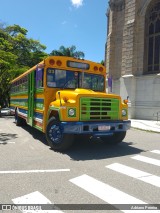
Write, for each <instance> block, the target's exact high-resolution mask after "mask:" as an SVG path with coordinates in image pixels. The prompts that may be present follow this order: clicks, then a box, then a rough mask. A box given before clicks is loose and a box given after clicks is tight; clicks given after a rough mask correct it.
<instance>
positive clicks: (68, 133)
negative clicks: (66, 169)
mask: <svg viewBox="0 0 160 213" xmlns="http://www.w3.org/2000/svg"><path fill="white" fill-rule="evenodd" d="M10 107H11V110H12V111H14V113H15V122H16V125H17V126H21V125H24V124H26V123H27V124H28V125H30V126H32V127H35V128H37V129H39V130H40V131H42V132H44V133H45V135H46V139H47V142H48V144H49V145H50V146H51V148H52V149H54V150H57V151H63V150H66V149H67V148H69V147H70V146H71V145H72V143H73V142H74V140H75V137H76V136H77V135H83V136H84V138H85V137H88V136H91V137H99V138H101V139H102V140H103V141H104V142H106V143H113V144H117V143H119V142H121V141H122V140H123V139H124V137H125V135H126V131H127V130H128V129H129V128H130V120H128V105H127V100H124V101H122V100H121V97H120V96H118V95H115V94H107V93H106V69H105V67H104V66H102V65H101V64H99V63H95V62H92V61H88V60H82V59H77V58H72V57H65V56H49V57H47V58H46V59H45V60H43V61H41V62H40V63H39V64H37V65H35V66H34V67H32V68H31V69H29V70H27V71H26V72H25V73H23V74H22V75H20V76H19V77H17V78H16V79H14V80H13V81H12V82H11V100H10Z"/></svg>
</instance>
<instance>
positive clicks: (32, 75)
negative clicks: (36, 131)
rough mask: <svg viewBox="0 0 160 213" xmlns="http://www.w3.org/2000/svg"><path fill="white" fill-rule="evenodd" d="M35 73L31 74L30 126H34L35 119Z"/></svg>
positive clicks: (29, 98)
mask: <svg viewBox="0 0 160 213" xmlns="http://www.w3.org/2000/svg"><path fill="white" fill-rule="evenodd" d="M34 84H35V72H31V73H30V74H29V85H28V86H29V88H28V124H29V125H31V126H33V117H34V91H35V89H34V88H35V86H34Z"/></svg>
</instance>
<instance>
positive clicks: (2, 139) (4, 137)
mask: <svg viewBox="0 0 160 213" xmlns="http://www.w3.org/2000/svg"><path fill="white" fill-rule="evenodd" d="M15 138H18V136H17V134H11V133H0V145H6V144H7V141H9V140H12V139H15Z"/></svg>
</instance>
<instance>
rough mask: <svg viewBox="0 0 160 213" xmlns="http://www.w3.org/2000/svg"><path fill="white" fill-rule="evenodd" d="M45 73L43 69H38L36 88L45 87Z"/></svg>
mask: <svg viewBox="0 0 160 213" xmlns="http://www.w3.org/2000/svg"><path fill="white" fill-rule="evenodd" d="M43 73H44V69H42V68H37V69H36V88H40V87H43Z"/></svg>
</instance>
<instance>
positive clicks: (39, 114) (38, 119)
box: [33, 88, 45, 131]
mask: <svg viewBox="0 0 160 213" xmlns="http://www.w3.org/2000/svg"><path fill="white" fill-rule="evenodd" d="M44 109H45V107H44V89H43V88H42V89H37V90H36V91H35V95H34V116H33V126H34V127H35V128H37V129H39V130H41V131H43V123H44V120H45V119H44Z"/></svg>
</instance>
